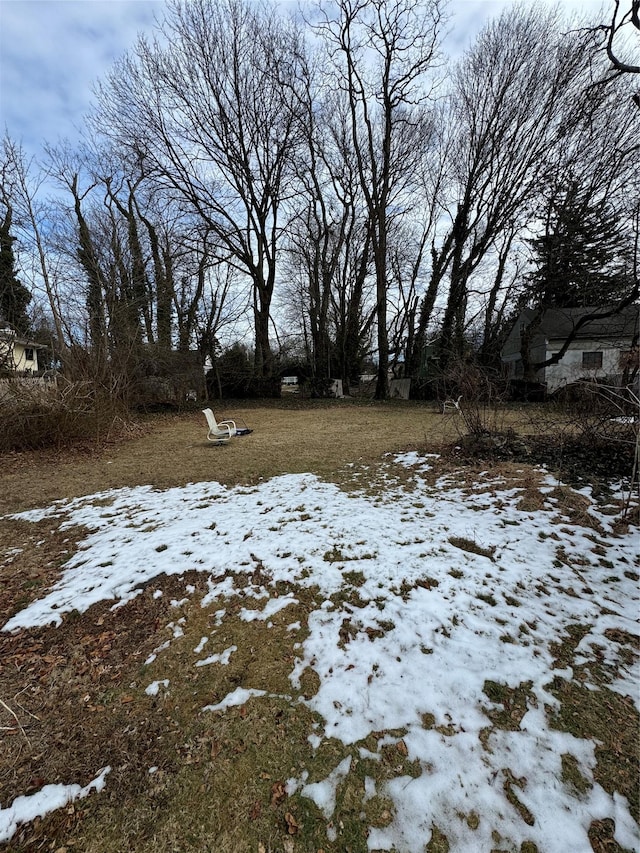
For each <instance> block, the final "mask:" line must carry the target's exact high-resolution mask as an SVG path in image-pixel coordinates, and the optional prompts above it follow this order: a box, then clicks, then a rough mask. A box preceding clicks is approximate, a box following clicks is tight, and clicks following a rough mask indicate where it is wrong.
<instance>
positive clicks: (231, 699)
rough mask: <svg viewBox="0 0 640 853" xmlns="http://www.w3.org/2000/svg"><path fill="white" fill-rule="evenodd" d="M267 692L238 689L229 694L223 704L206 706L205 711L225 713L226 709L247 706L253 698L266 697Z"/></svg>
mask: <svg viewBox="0 0 640 853" xmlns="http://www.w3.org/2000/svg"><path fill="white" fill-rule="evenodd" d="M266 695H267V691H266V690H254V689H250V690H248V689H246V688H245V687H236V689H235V690H233V691H232V692H231V693H227V695H226V696H225V697H224V699H223V700H222V701H221V702H218V704H217V705H205V706H204V708H203V709H202V710H203V711H224V710H225V709H226V708H232V707H234V706H235V705H245V704H246V703H247V702H248V701H249V699H251V697H252V696H266Z"/></svg>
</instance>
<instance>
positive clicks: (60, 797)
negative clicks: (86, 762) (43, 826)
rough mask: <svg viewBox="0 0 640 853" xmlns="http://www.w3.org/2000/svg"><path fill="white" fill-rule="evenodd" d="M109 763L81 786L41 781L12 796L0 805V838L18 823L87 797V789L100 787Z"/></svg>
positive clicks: (2, 840)
mask: <svg viewBox="0 0 640 853" xmlns="http://www.w3.org/2000/svg"><path fill="white" fill-rule="evenodd" d="M110 770H111V767H104V768H103V769H102V770H101V771H100V773H99V774H98V775H97V776H96V778H95V779H92V780H91V782H89V784H88V785H85V786H84V788H82V787H81V786H80V785H77V784H74V785H45V786H44V787H43V788H41V789H40V790H39V791H36V793H35V794H29V795H27V796H20V797H16V798H15V800H14V801H13V802H12V803H11V805H10V806H8V807H7V808H5V809H3V808H0V842H5V841H9V840H10V839H11V838H12V836H13V835H14V833H15V831H16V830H17V828H18V826H20V824H21V823H27V821H30V820H34V819H35V818H37V817H44V816H45V815H47V814H49V813H50V812H52V811H55V810H56V809H61V808H64V806H66V805H68V804H69V803H72V802H73V801H74V800H79V799H82V798H84V797H87V796H88V795H89V794H90V793H91V791H96V792H98V793H99V792H100V791H102V789H103V788H104V786H105V784H106V782H105V779H106V776H107V773H109V772H110Z"/></svg>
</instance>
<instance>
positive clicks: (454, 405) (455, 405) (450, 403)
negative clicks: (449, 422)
mask: <svg viewBox="0 0 640 853" xmlns="http://www.w3.org/2000/svg"><path fill="white" fill-rule="evenodd" d="M460 400H462V394H461V395H460V396H459V397H458V399H457V400H454V399H453V398H451V397H449V398H447V399H446V400H445V401H444V403H443V404H442V414H443V415H444V413H445V412H446V411H447V410H449V409H451V410H453V411H454V412H459V411H460Z"/></svg>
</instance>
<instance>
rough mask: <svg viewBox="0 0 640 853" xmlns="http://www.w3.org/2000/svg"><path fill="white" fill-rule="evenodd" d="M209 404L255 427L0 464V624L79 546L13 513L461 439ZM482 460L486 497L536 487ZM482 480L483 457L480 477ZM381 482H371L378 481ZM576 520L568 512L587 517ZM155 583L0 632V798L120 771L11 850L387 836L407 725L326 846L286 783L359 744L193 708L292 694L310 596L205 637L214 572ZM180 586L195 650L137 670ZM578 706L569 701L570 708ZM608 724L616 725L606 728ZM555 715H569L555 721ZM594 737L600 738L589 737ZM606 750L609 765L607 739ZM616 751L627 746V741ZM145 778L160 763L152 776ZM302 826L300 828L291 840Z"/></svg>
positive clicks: (275, 713) (153, 430) (457, 430)
mask: <svg viewBox="0 0 640 853" xmlns="http://www.w3.org/2000/svg"><path fill="white" fill-rule="evenodd" d="M214 409H215V411H216V414H217V415H218V416H219V417H220V416H222V415H227V416H237V417H238V418H242V419H243V420H244V421H245V422H246V423H247V425H248V426H250V427H251V428H252V429H253V430H254V431H253V433H252V434H251V435H249V436H245V437H241V438H238V439H234V440H233V441H232V442H231V443H230V444H228V445H225V446H220V447H218V446H214V445H212V444H210V443H208V442H207V441H206V424H205V419H204V417H203V415H202V414H201V413H200V412H199V411H197V412H191V413H185V414H182V415H162V416H155V417H153V418H148V419H146V420H144V421H143V422H141V423H140V424H138V425H137V427H135V428H133V429H130V430H129V432H128V433H127V434H125V435H124V436H121V438H120V440H118V441H113V442H112V443H110V444H108V445H104V446H102V447H101V448H95V447H91V446H84V447H78V448H77V449H76V450H75V451H64V452H53V451H52V452H44V451H40V452H32V453H22V454H12V455H10V456H5V457H4V458H3V460H2V461H3V470H2V475H1V480H2V482H1V488H0V623H2V622H4V621H5V619H6V617H8V616H9V615H10V614H11V613H13V612H15V610H16V609H19V608H21V607H23V606H25V605H26V604H27V603H28V602H29V601H30V600H32V599H33V598H35V597H38V596H39V595H41V594H42V591H43V589H44V588H46V587H48V586H50V585H51V584H52V583H53V582H54V581H55V580H56V578H57V577H58V576H59V571H60V567H61V565H62V564H63V563H64V562H65V561H66V560H68V559H69V556H70V554H71V553H72V551H73V550H74V548H75V547H76V544H75V543H76V542H77V541H79V540H80V539H81V538H82V533H81V531H74V530H72V529H66V530H60V528H59V525H60V520H56V521H55V522H53V521H51V520H46V521H44V522H40V523H36V524H34V523H25V522H20V521H18V520H15V519H10V518H7V517H4V518H3V517H2V516H6V514H7V513H12V512H18V511H21V510H26V509H30V508H34V507H41V506H46V505H48V504H49V503H51V502H52V501H54V500H57V499H63V498H69V497H75V496H80V495H85V494H91V493H95V492H98V491H102V490H106V489H110V488H120V487H123V486H136V485H143V484H150V485H153V486H156V487H158V488H168V487H174V486H180V485H184V484H186V483H189V482H199V481H209V480H215V481H218V482H221V483H224V484H227V485H234V484H238V483H255V482H257V481H258V480H260V479H268V478H269V477H272V476H274V475H279V474H286V473H301V472H312V473H316V474H318V475H319V476H321V477H322V476H326V477H331V478H332V479H333V480H334V481H337V480H340V478H341V477H342V474H343V473H344V475H345V480H347V479H348V471H349V468H348V467H347V466H350V465H351V464H354V463H355V464H356V465H358V463H360V465H361V466H366V465H368V464H370V463H373V462H375V461H377V460H379V459H380V457H381V456H382V455H383V454H385V453H394V452H401V451H403V450H407V449H415V448H420V449H428V450H431V451H438V450H441V449H444V448H446V447H447V446H450V445H451V444H452V442H455V441H456V440H457V439H458V438H459V437H460V434H461V432H462V431H463V430H464V424H463V422H462V420H461V418H460V416H458V415H446V416H443V415H441V414H440V413H439V412H438V411H437V410H436V408H435V406H434V405H433V404H424V403H404V402H394V403H388V404H359V403H355V402H352V401H335V402H329V403H307V404H305V405H299V404H295V403H294V402H291V401H288V402H285V401H283V402H282V404H278V403H270V404H256V405H248V404H244V405H233V406H232V405H226V406H225V407H224V410H222V409H220V408H219V407H217V406H214ZM504 421H505V422H507V425H508V426H509V427H512V428H514V427H518V426H519V427H520V429H521V430H522V431H523V432H527V431H528V430H529V429H530V426H529V421H528V419H527V418H524V417H523V415H522V413H521V412H519V411H518V410H517V409H513V410H505V412H504ZM458 464H459V463H457V462H455V460H453V461H452V462H451V464H450V468H451V469H453V468H456V469H457V468H458ZM444 467H446V465H445V466H444ZM488 467H491V469H492V470H491V477H490V478H489V481H488V482H487V489H488V490H489V491H490V490H491V489H492V488H493V486H492V483H491V480H492V479H493V478H495V477H503V478H505V479H507V480H510V481H511V480H512V479H513V478H516V477H517V478H519V485H520V487H521V488H523V494H525V493H526V494H528V492H531V494H534V493H536V491H537V490H536V484H537V479H538V475H537V474H536V472H533V471H532V469H531V468H529V467H528V466H522V465H520V466H514V465H512V464H510V463H498V462H496V463H495V464H494V465H493V466H491V465H489V466H488ZM486 469H487V464H486V463H483V466H482V470H486ZM362 470H364V468H363V469H362ZM480 470H481V469H480V468H479V467H474V466H469V467H468V468H467V469H466V470H465V471H463V472H462V473H460V472H458V473H456V478H457V481H456V483H457V486H458V487H460V488H462V489H463V490H464V489H465V488H468V489H471V488H473V487H477V482H478V477H479V471H480ZM441 472H442V469H440V473H441ZM364 476H368V474H367V473H366V471H365V474H364ZM370 485H371V488H372V489H375V488H378V484H377V483H375V482H374V481H373V480H372V482H371V484H370ZM527 490H528V491H527ZM561 497H562V495H560V494H559V495H558V498H559V499H560V498H561ZM574 509H575V511H576V513H577V512H579V511H580V510H582V509H583V508H582V507H575V508H574ZM531 511H535V507H534V506H533V505H532V507H531ZM471 546H474V547H476V546H475V545H474V543H470V542H467V541H466V540H464V541H462V540H461V544H460V545H459V547H464V548H470V547H471ZM256 571H258V569H256ZM345 577H347V579H348V580H350V583H351V584H352V585H353V586H354V587H355V590H351V594H353V595H354V604H355V605H356V606H357V602H356V601H355V598H357V585H358V582H359V578H358V573H357V572H356V571H354V572H352V573H350V577H349V576H347V575H345ZM245 580H246V582H247V584H248V585H249V586H250V585H251V584H252V583H253V584H257V583H259V582H260V579H259V578H255V577H253V576H251V575H247V577H246V578H245ZM429 582H430V580H429V579H426V580H425V581H424V583H429ZM154 584H155V586H157V587H161V588H162V590H163V592H164V595H163V596H162V597H160V598H156V597H154V595H153V588H152V586H149V587H148V588H147V589H145V590H144V591H143V592H142V594H141V595H140V596H138V597H137V598H134V599H133V600H131V601H129V602H128V603H127V604H126V605H125V606H124V607H122V608H120V609H119V610H117V611H112V610H111V609H110V605H111V602H102V603H99V604H96V605H94V606H93V607H91V608H90V609H89V610H88V611H87V612H86V613H84V614H82V615H80V614H77V613H71V614H68V615H66V616H65V618H64V619H63V621H62V624H61V625H60V626H59V627H57V628H52V627H42V628H36V629H32V630H29V631H20V632H18V633H17V634H14V635H8V634H3V633H0V663H1V664H2V665H1V666H0V699H2V700H3V702H5V703H6V706H8V707H9V708H10V709H11V711H12V712H13V713H14V714H15V716H11V714H10V713H9V712H8V711H6V710H5V709H2V708H0V726H3V727H6V730H5V731H4V732H3V735H4V744H6V746H7V749H6V750H5V751H4V752H3V751H2V750H0V803H2V804H3V805H4V804H6V803H7V802H9V801H11V800H12V799H13V796H14V795H15V793H16V792H19V793H21V794H30V793H33V792H35V791H37V790H39V789H40V788H41V787H42V786H43V785H45V784H47V783H58V782H64V783H69V782H79V783H80V784H86V783H87V782H88V781H89V780H90V779H92V778H94V777H95V775H96V773H97V772H98V771H99V769H100V768H101V767H103V766H104V765H106V764H110V765H111V767H112V771H111V773H110V775H109V776H108V777H107V786H106V789H105V791H104V792H103V794H101V795H100V796H90V797H88V798H87V799H86V800H81V801H77V802H76V803H75V804H74V805H72V806H69V807H68V808H66V809H58V810H57V811H56V812H54V813H52V814H51V815H49V816H47V817H46V818H44V819H43V820H42V821H38V820H36V821H35V822H31V823H29V824H25V825H23V826H21V827H20V828H19V830H18V832H17V833H16V835H15V837H14V839H13V841H12V843H11V846H10V847H9V849H10V850H12V851H13V850H15V851H35V850H54V851H55V850H58V849H63V850H68V851H71V850H82V851H87V853H89V851H92V853H114V851H123V853H124V851H129V850H136V851H142V852H143V853H144V851H149V853H151V851H153V853H158V851H167V853H168V851H174V850H180V851H185V852H186V851H203V850H211V851H215V853H225V851H228V853H238V851H243V852H244V851H245V850H247V851H249V850H251V851H256V850H257V851H259V850H264V851H265V853H266V851H270V853H275V851H278V853H280V851H283V850H285V851H286V850H295V851H297V852H298V853H317V851H318V850H320V849H323V850H325V853H344V851H345V850H347V849H350V850H352V851H362V853H364V851H366V850H367V842H366V826H367V825H372V826H384V825H386V824H387V823H389V821H390V820H391V819H392V814H391V811H390V810H391V809H392V804H391V803H390V802H389V801H386V800H385V799H384V798H381V797H375V798H373V799H371V800H368V801H366V802H364V799H363V795H364V779H365V777H367V776H368V777H371V778H374V779H376V780H377V782H379V783H383V782H384V781H385V780H386V779H389V778H394V777H395V776H396V775H398V773H401V774H404V775H408V776H411V775H412V774H413V773H414V772H415V768H413V767H412V766H411V763H410V762H408V760H406V755H405V752H403V751H402V749H401V746H402V743H403V742H402V740H401V738H402V736H403V732H402V731H397V732H392V733H389V732H386V733H385V732H376V733H374V734H372V735H371V736H370V739H372V742H371V743H370V744H368V748H370V749H372V750H373V751H376V743H375V738H380V737H384V736H385V735H391V736H392V737H393V738H396V739H399V740H398V744H397V745H393V744H390V745H389V746H388V747H385V749H387V753H388V754H387V753H384V754H383V760H381V761H379V762H374V761H370V760H366V759H365V760H360V761H359V763H357V762H356V761H354V764H353V766H352V772H351V773H350V775H349V778H348V780H346V781H345V782H344V783H343V785H341V787H340V789H339V791H338V804H337V812H336V813H337V814H339V815H340V834H339V836H338V839H337V841H336V842H335V844H328V843H327V836H326V825H325V822H324V821H323V820H322V819H321V818H319V817H318V811H317V809H315V807H314V806H313V805H312V804H311V803H310V801H309V800H308V799H306V798H302V797H299V796H298V797H296V796H293V797H287V796H286V795H285V794H284V793H283V787H282V786H283V782H284V780H286V779H287V778H289V777H291V776H299V775H300V773H301V771H302V769H303V768H310V771H311V774H312V775H311V777H310V781H315V780H318V779H322V778H324V777H325V776H326V775H327V774H328V772H329V771H331V770H332V769H333V768H335V767H336V765H337V764H338V763H339V762H340V761H341V760H342V759H343V758H344V757H345V756H346V755H348V754H350V751H349V749H348V748H346V747H344V746H343V745H342V744H340V743H338V742H337V741H335V740H332V739H325V741H324V742H323V744H322V745H321V747H320V748H319V749H318V750H317V751H314V750H312V748H311V745H310V743H309V741H308V736H309V734H310V732H311V731H312V725H313V723H314V722H318V721H314V719H313V715H312V714H311V712H310V711H309V710H308V709H305V707H304V706H303V705H301V704H299V703H297V702H296V701H295V700H296V696H293V701H287V700H285V699H280V698H277V697H273V696H271V697H270V698H268V699H267V698H265V699H263V700H261V701H260V702H255V703H254V702H251V703H248V704H247V705H246V706H242V707H240V708H231V709H229V710H228V712H226V713H220V712H211V711H208V712H204V711H203V710H202V709H203V706H204V705H205V704H207V703H215V702H216V701H219V700H220V699H221V698H222V697H223V696H225V695H226V694H227V693H229V692H230V691H232V690H233V689H234V688H235V687H236V686H238V685H239V684H243V683H245V682H247V679H248V683H251V684H252V686H254V687H259V688H262V689H265V690H268V691H269V692H270V693H277V694H285V693H288V694H291V693H295V691H293V690H292V687H291V684H290V683H289V680H288V673H290V671H291V666H292V662H293V659H294V656H295V651H294V648H293V644H294V641H296V640H297V641H301V640H302V639H303V638H304V636H305V635H306V631H307V618H308V614H309V613H310V612H312V611H313V610H314V609H315V608H316V607H317V606H318V605H319V602H318V601H316V600H315V599H316V598H317V593H316V591H314V590H313V589H307V590H305V591H302V590H300V591H299V592H298V593H296V595H297V598H298V603H297V604H296V605H295V606H291V607H289V608H287V610H286V612H284V613H283V614H282V615H281V616H280V615H277V616H276V617H274V620H273V622H274V626H273V627H272V628H270V629H269V631H268V635H267V632H266V629H265V626H264V623H261V622H254V623H247V622H243V621H242V620H241V619H239V618H238V614H237V612H236V611H237V609H238V608H239V607H240V606H241V603H242V602H241V601H240V600H237V601H236V600H233V599H231V600H230V601H229V602H226V604H225V605H224V606H226V607H227V608H228V613H227V616H226V617H225V621H224V624H223V625H222V626H221V627H220V630H219V632H218V633H217V634H216V637H215V638H213V634H212V628H213V625H214V620H213V613H212V611H213V610H215V607H213V608H211V607H210V608H209V609H206V608H202V607H200V605H199V604H198V600H199V598H201V597H202V595H201V594H204V592H205V591H206V579H205V577H204V575H199V574H196V573H187V574H186V575H185V576H184V577H182V578H178V577H169V578H167V577H163V578H157V579H155V582H154ZM188 584H192V585H193V586H194V587H195V588H196V589H197V592H198V593H199V594H198V595H194V596H192V597H191V599H190V602H189V603H186V604H185V605H184V606H183V607H182V608H181V610H180V613H181V614H183V615H184V616H185V618H186V622H185V625H184V630H185V636H184V638H183V639H182V640H181V641H179V642H175V643H172V644H171V647H170V648H169V649H168V650H166V651H165V652H163V654H162V660H161V661H160V662H159V663H155V664H154V663H152V664H150V665H148V666H146V665H145V660H147V658H148V656H149V654H150V653H151V652H152V651H153V650H154V649H157V648H158V647H159V646H160V645H161V644H162V642H163V641H164V640H166V639H167V627H166V626H167V623H168V621H169V620H174V619H175V618H176V610H175V608H173V607H172V606H171V604H170V602H171V599H177V600H181V599H182V597H183V596H184V594H185V589H186V587H187V585H188ZM234 608H235V609H236V610H235V611H234ZM291 620H296V621H299V623H300V626H301V627H300V631H299V632H298V633H297V634H296V635H295V636H294V635H292V633H291V632H289V631H288V630H287V623H288V622H289V621H291ZM206 634H211V635H212V642H211V643H210V646H212V647H213V646H214V644H215V649H214V648H210V649H209V648H208V649H207V652H208V653H211V652H213V651H214V650H215V651H221V650H222V649H223V648H227V647H229V646H231V645H232V644H235V645H237V646H238V649H239V651H238V653H237V654H235V655H234V658H233V661H232V663H231V665H229V666H226V667H217V668H214V667H209V666H204V667H200V668H197V669H196V668H195V667H193V666H192V665H191V662H192V658H193V649H194V647H195V646H196V645H197V643H198V642H199V640H200V639H201V637H202V636H203V635H206ZM345 641H348V637H347V638H346V640H345ZM314 675H315V673H313V671H312V670H309V671H308V672H307V673H306V675H305V677H303V678H302V680H301V681H302V683H301V687H300V690H299V691H298V695H302V696H309V695H312V694H313V693H314V692H315V690H317V676H316V677H315V679H314ZM162 678H169V679H170V683H171V690H170V691H167V693H166V694H165V693H164V692H163V691H160V693H159V694H158V696H156V697H151V696H148V695H146V694H145V692H144V687H145V685H147V684H148V683H149V682H150V681H152V680H153V679H162ZM570 698H572V697H564V696H563V697H562V700H563V702H564V701H565V699H566V700H567V701H566V704H567V705H568V704H569V699H570ZM580 698H582V696H581V697H580ZM516 700H518V697H517V696H516V695H515V694H514V699H513V706H514V709H515V710H516V711H517V713H518V714H520V706H519V704H518V702H519V700H518V701H516ZM618 705H619V707H618ZM618 705H616V707H615V709H614V710H615V711H616V720H617V719H620V720H621V721H623V720H624V722H625V723H627V724H628V725H630V730H631V731H632V730H633V725H632V723H633V721H631V724H629V723H628V721H627V717H622V712H624V714H625V715H627V716H628V715H629V713H630V711H629V709H628V708H627V706H626V705H625V706H624V707H623V706H622V705H621V704H620V703H618ZM605 717H606V715H605ZM606 719H608V720H609V723H611V716H610V715H609V716H608V717H606ZM562 722H563V721H562V720H560V719H559V722H558V725H561V723H562ZM613 729H615V726H613V727H612V730H613ZM589 731H590V732H591V731H593V732H594V733H595V734H596V735H597V736H600V729H597V728H596V727H595V724H594V727H592V729H589ZM608 747H609V750H610V752H611V753H612V754H613V755H614V756H615V754H616V748H617V747H616V745H615V744H608ZM623 747H624V748H625V749H626V751H627V753H631V754H632V753H633V751H632V750H630V749H629V746H628V744H626V743H625V744H623ZM405 750H406V747H405ZM354 754H355V753H354ZM150 767H157V768H158V769H157V771H156V772H155V773H154V774H150V773H149V768H150ZM603 784H604V783H603ZM514 796H515V794H514ZM363 811H364V812H366V819H363V818H362V814H363ZM292 820H293V821H294V823H293V824H292V822H291V821H292ZM296 825H297V826H298V827H299V828H298V829H297V830H295V832H293V833H292V832H291V828H292V827H293V828H294V829H295V826H296ZM285 842H286V843H285ZM440 842H442V844H440ZM292 845H293V846H292ZM427 849H429V850H437V849H442V850H444V849H448V842H447V839H446V837H445V836H444V835H442V834H441V833H440V834H438V833H436V832H434V836H433V838H432V841H431V842H430V843H429V845H428V847H427ZM523 849H524V846H523ZM594 849H596V848H594ZM602 849H605V848H604V847H603V848H602Z"/></svg>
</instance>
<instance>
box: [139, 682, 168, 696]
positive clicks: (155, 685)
mask: <svg viewBox="0 0 640 853" xmlns="http://www.w3.org/2000/svg"><path fill="white" fill-rule="evenodd" d="M168 686H169V679H168V678H163V679H162V680H161V681H152V682H151V684H150V685H149V686H148V687H146V688H145V691H144V692H145V693H146V694H147V696H157V695H158V693H159V692H160V688H161V687H164V688H165V689H166V688H167V687H168Z"/></svg>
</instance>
